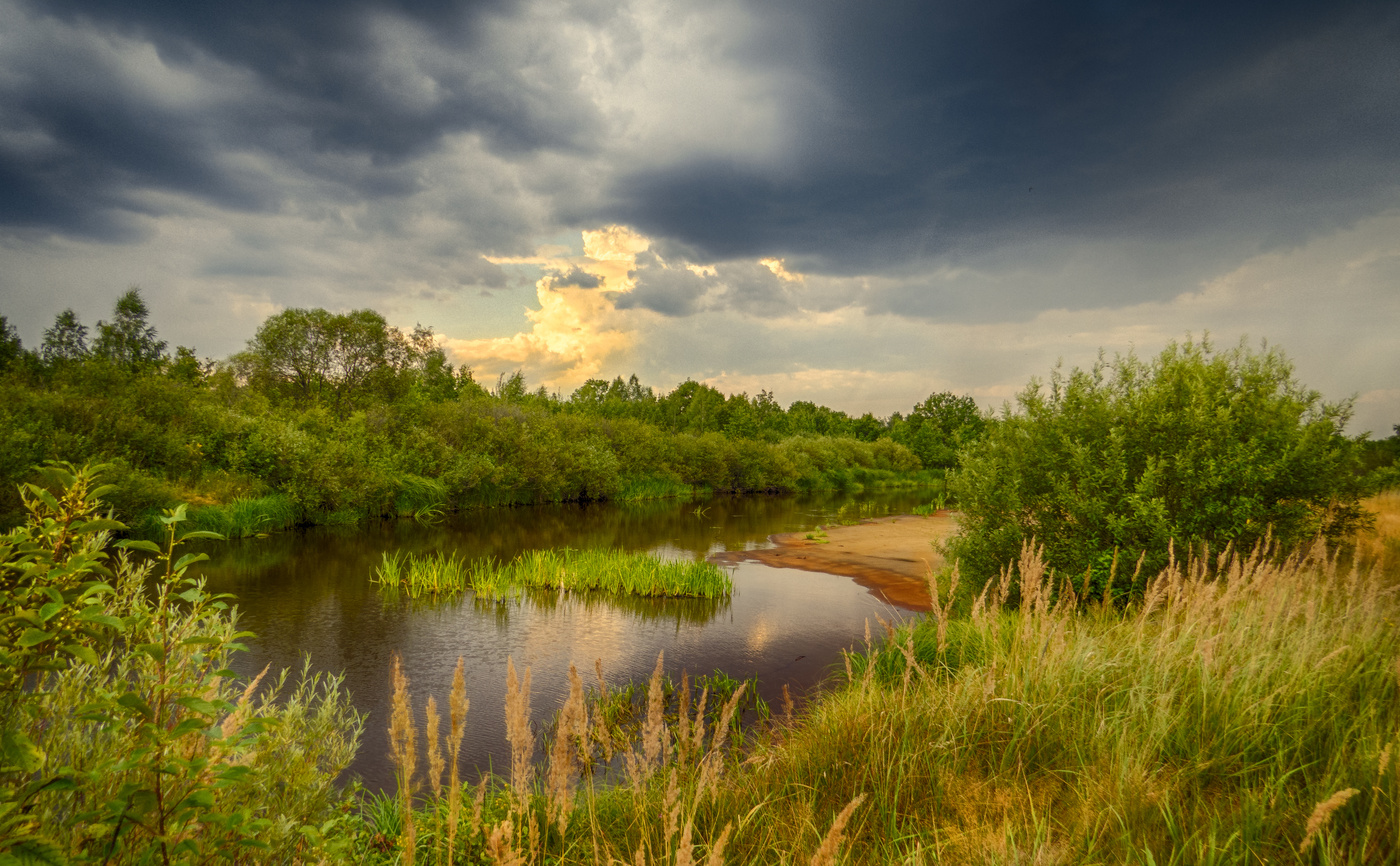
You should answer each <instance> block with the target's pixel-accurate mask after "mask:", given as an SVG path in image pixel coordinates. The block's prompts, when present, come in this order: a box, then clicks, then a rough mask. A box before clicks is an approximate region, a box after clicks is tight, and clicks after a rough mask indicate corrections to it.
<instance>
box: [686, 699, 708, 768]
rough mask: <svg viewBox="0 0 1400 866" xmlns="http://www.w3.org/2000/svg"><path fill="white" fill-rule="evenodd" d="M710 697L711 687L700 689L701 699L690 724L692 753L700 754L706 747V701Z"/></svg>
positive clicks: (696, 705)
mask: <svg viewBox="0 0 1400 866" xmlns="http://www.w3.org/2000/svg"><path fill="white" fill-rule="evenodd" d="M709 699H710V687H709V686H705V687H704V688H703V689H701V690H700V700H699V701H697V702H696V704H695V719H694V721H692V722H691V724H690V753H691V754H692V755H699V754H700V752H701V751H703V750H704V748H705V702H706V701H708V700H709Z"/></svg>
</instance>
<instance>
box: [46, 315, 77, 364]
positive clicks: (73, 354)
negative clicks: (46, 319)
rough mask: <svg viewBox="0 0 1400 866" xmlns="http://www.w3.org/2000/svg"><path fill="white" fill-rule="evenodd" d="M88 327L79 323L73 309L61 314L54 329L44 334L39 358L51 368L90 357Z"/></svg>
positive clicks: (55, 320)
mask: <svg viewBox="0 0 1400 866" xmlns="http://www.w3.org/2000/svg"><path fill="white" fill-rule="evenodd" d="M87 333H88V329H87V326H86V325H84V324H83V323H82V322H80V321H78V314H77V313H75V312H73V310H72V308H71V307H70V308H69V309H66V310H64V311H63V312H61V313H59V314H58V316H57V317H56V318H55V319H54V322H53V327H52V328H49V329H48V330H47V331H45V332H44V342H43V344H42V345H41V346H40V347H39V357H40V358H42V359H43V361H44V363H45V364H48V365H50V366H53V365H56V364H63V363H67V362H70V361H81V360H82V359H84V358H86V357H87V356H88V344H87Z"/></svg>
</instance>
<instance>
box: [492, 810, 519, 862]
mask: <svg viewBox="0 0 1400 866" xmlns="http://www.w3.org/2000/svg"><path fill="white" fill-rule="evenodd" d="M486 855H487V856H488V857H490V858H491V861H492V862H493V863H495V864H496V866H525V863H526V862H528V861H527V860H526V858H525V855H524V854H523V853H522V852H520V851H519V850H517V849H516V847H515V826H514V825H513V824H512V823H511V820H510V819H509V818H507V819H506V820H504V821H502V822H501V823H499V824H497V825H496V826H495V827H494V828H493V829H492V830H491V835H490V837H488V838H487V840H486Z"/></svg>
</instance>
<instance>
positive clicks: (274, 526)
mask: <svg viewBox="0 0 1400 866" xmlns="http://www.w3.org/2000/svg"><path fill="white" fill-rule="evenodd" d="M298 517H299V512H298V510H297V506H296V503H295V502H293V501H292V499H291V497H290V496H287V495H286V494H283V493H273V494H269V495H267V496H258V497H254V498H240V499H235V500H233V501H232V502H229V503H226V504H224V505H204V506H201V507H199V508H195V509H194V510H192V511H191V512H190V517H189V523H190V525H191V526H192V527H194V528H195V529H200V530H205V531H208V532H217V533H219V534H220V535H223V536H224V537H225V538H255V537H261V536H264V535H267V534H268V533H271V532H282V531H283V530H287V529H291V528H292V527H293V526H296V524H297V520H298Z"/></svg>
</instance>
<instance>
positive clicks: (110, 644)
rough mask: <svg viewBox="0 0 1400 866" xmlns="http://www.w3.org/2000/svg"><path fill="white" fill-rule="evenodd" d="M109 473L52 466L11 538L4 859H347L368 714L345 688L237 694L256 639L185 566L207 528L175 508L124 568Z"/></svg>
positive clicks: (4, 642)
mask: <svg viewBox="0 0 1400 866" xmlns="http://www.w3.org/2000/svg"><path fill="white" fill-rule="evenodd" d="M99 471H100V468H83V469H75V468H73V467H72V466H71V465H68V464H51V465H49V466H47V467H46V468H45V469H44V470H42V472H43V474H44V475H45V476H46V478H47V481H48V486H47V487H41V486H38V485H33V484H29V485H25V488H24V489H23V490H22V491H21V495H22V498H23V502H24V506H25V508H26V511H27V512H28V515H29V517H28V520H27V522H26V523H25V524H24V525H23V526H20V527H18V528H17V529H15V530H13V531H11V532H9V533H7V534H6V535H4V536H0V862H5V863H13V862H19V863H24V862H34V863H65V862H70V863H98V862H100V863H171V862H179V863H196V862H213V861H220V862H222V861H229V862H248V861H249V858H252V859H254V860H256V862H263V863H274V862H293V861H294V860H296V859H297V858H301V860H302V862H314V861H315V860H317V859H318V858H320V857H324V856H331V857H334V856H336V854H337V852H336V850H335V848H336V846H338V845H339V844H340V843H339V841H338V840H339V838H340V837H341V835H342V834H341V833H340V832H339V831H338V829H337V826H338V824H340V823H342V822H343V821H344V820H346V818H345V817H343V816H344V812H345V810H346V809H347V808H348V801H347V795H346V794H345V793H343V792H341V791H340V790H339V789H338V788H337V787H336V785H335V778H336V776H337V775H338V774H339V773H340V772H341V771H342V770H343V769H344V768H345V767H346V766H347V765H348V764H349V762H350V759H351V757H352V756H353V755H354V752H355V747H356V745H357V742H358V739H359V735H360V732H361V730H362V728H363V718H362V717H361V716H360V715H359V714H358V713H357V712H356V711H355V710H354V709H353V708H351V706H350V704H349V701H348V698H347V697H346V695H345V694H344V693H343V691H342V690H341V688H340V681H339V680H338V679H334V678H325V677H320V676H311V675H309V674H308V673H307V672H306V671H303V673H302V676H301V681H300V684H299V685H296V686H293V687H288V684H287V676H286V674H285V673H283V674H280V675H276V676H274V678H273V679H274V681H273V682H271V683H267V684H263V683H262V680H263V676H262V675H259V676H258V677H257V678H256V679H255V680H254V681H253V682H252V683H250V684H246V685H244V684H235V683H234V682H233V680H232V673H231V672H230V671H229V670H228V663H229V659H230V657H231V656H232V655H233V653H234V652H236V651H238V650H239V649H241V648H242V645H241V644H240V643H239V641H240V640H241V639H242V638H244V637H246V636H247V634H248V633H247V632H242V631H239V629H238V624H237V621H236V618H235V616H234V615H233V614H232V613H231V612H230V611H229V608H228V605H227V603H226V602H225V601H224V598H225V597H223V596H217V595H211V594H210V593H208V592H206V591H205V589H204V585H203V582H202V581H200V580H196V579H193V578H192V577H189V576H188V575H187V570H188V568H189V567H190V566H191V565H193V564H195V563H197V562H199V561H200V560H202V559H204V558H206V557H205V556H204V555H203V554H198V555H192V554H186V555H183V556H180V557H179V558H178V559H176V549H177V547H178V546H179V544H180V543H181V542H182V541H184V540H186V539H189V538H198V537H209V536H210V535H212V533H208V532H199V531H194V532H184V533H181V532H180V524H181V523H182V522H183V520H184V517H185V514H184V506H180V507H179V508H177V509H174V510H172V511H169V512H167V513H166V516H165V517H164V518H162V519H161V524H162V527H163V529H164V530H165V544H164V545H163V546H160V545H156V544H155V543H154V542H151V541H140V540H129V541H123V542H118V543H117V545H116V546H117V547H119V548H121V549H120V550H119V552H117V553H116V555H115V556H114V555H113V551H112V550H111V549H110V548H111V547H112V545H110V544H109V542H110V537H111V533H112V532H116V531H120V530H121V529H123V528H124V527H123V525H122V524H121V523H118V522H117V521H115V520H112V519H110V518H105V517H102V516H101V514H102V512H103V510H104V508H103V506H102V504H101V498H102V496H103V495H104V494H105V493H107V492H108V488H103V487H100V486H98V483H97V477H98V475H99ZM136 553H144V554H149V556H144V557H142V559H141V560H140V561H138V560H137V558H136V557H135V556H134V555H133V554H136ZM157 566H159V572H160V573H156V571H157V569H156V567H157ZM265 673H266V671H264V674H265ZM260 684H261V685H263V688H262V689H261V690H260V689H259V685H260ZM56 722H58V723H56Z"/></svg>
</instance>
